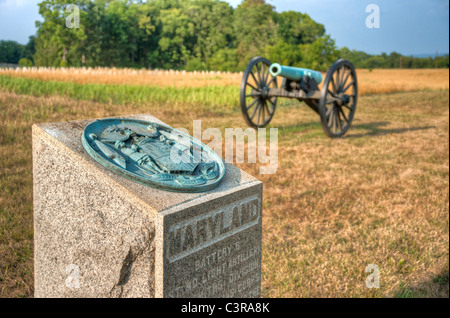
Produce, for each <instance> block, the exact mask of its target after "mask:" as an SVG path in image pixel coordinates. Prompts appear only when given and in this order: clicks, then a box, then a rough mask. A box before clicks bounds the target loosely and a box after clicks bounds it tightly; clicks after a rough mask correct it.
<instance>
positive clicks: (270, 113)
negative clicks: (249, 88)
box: [267, 99, 276, 116]
mask: <svg viewBox="0 0 450 318" xmlns="http://www.w3.org/2000/svg"><path fill="white" fill-rule="evenodd" d="M268 101H269V102H270V103H271V104H272V107H271V109H272V111H270V110H269V106H267V110H269V115H270V116H272V114H273V110H274V109H275V106H276V105H275V102H273V101H271V100H270V99H268Z"/></svg>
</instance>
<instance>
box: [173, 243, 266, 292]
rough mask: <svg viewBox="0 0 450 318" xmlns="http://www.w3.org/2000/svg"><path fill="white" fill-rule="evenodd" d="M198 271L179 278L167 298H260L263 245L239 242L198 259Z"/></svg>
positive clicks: (196, 263)
mask: <svg viewBox="0 0 450 318" xmlns="http://www.w3.org/2000/svg"><path fill="white" fill-rule="evenodd" d="M194 264H195V271H193V272H192V273H191V275H189V276H185V277H183V278H181V279H180V280H178V281H177V282H176V283H175V284H174V286H173V287H172V288H171V289H170V290H169V292H168V297H176V298H180V297H217V296H218V295H221V297H227V298H232V297H259V295H260V292H261V291H260V286H261V247H260V246H255V247H247V248H241V246H240V244H239V242H236V243H233V244H230V245H226V246H225V247H223V248H219V249H216V250H214V251H213V252H212V253H210V254H208V255H205V256H200V255H199V256H198V257H196V258H195V261H194Z"/></svg>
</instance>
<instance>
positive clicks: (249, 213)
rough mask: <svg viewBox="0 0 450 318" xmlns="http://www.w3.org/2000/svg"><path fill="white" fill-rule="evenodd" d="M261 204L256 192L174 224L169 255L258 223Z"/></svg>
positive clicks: (184, 252) (173, 256) (172, 258)
mask: <svg viewBox="0 0 450 318" xmlns="http://www.w3.org/2000/svg"><path fill="white" fill-rule="evenodd" d="M260 205H261V202H260V200H259V199H258V197H257V196H253V197H250V198H247V199H246V200H243V201H240V202H238V203H233V204H230V205H227V206H224V207H222V208H220V209H217V210H213V211H211V212H209V213H206V214H203V215H201V216H198V217H194V218H191V219H189V220H188V221H183V222H180V223H178V224H175V225H173V226H171V227H170V229H169V239H168V241H167V246H166V247H167V250H166V252H167V254H166V257H167V258H168V259H169V261H170V262H174V261H176V260H179V259H181V258H183V257H185V256H188V255H190V254H192V253H193V252H196V251H198V250H200V249H203V248H205V247H207V246H210V245H212V244H214V243H216V242H218V241H221V240H223V239H225V238H227V237H229V236H232V235H234V234H236V233H239V232H241V231H243V230H245V229H248V228H250V227H252V226H254V225H256V224H258V222H259V219H260V217H261V216H260V211H261V209H260Z"/></svg>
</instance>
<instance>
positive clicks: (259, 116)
mask: <svg viewBox="0 0 450 318" xmlns="http://www.w3.org/2000/svg"><path fill="white" fill-rule="evenodd" d="M262 108H263V104H262V103H260V104H259V107H258V125H259V123H260V122H261V109H262Z"/></svg>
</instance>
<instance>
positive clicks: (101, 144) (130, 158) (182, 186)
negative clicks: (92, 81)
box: [81, 118, 225, 192]
mask: <svg viewBox="0 0 450 318" xmlns="http://www.w3.org/2000/svg"><path fill="white" fill-rule="evenodd" d="M81 138H82V143H83V146H84V148H85V149H86V151H87V152H88V153H89V155H91V157H92V158H94V159H95V160H96V161H97V162H98V163H100V164H101V165H102V166H104V167H105V168H107V169H109V170H112V171H114V172H116V173H118V174H120V175H122V176H124V177H126V178H128V179H131V180H133V181H135V182H138V183H141V184H144V185H148V186H150V187H153V188H158V189H163V190H169V191H178V192H203V191H207V190H211V189H213V188H215V187H216V186H217V185H218V184H219V183H220V182H221V181H222V179H223V177H224V175H225V164H224V162H223V160H222V158H220V157H219V156H218V155H217V154H216V153H215V152H214V151H213V150H212V149H211V148H209V147H208V146H206V145H205V144H203V143H202V142H200V141H198V140H196V139H194V138H192V137H191V136H189V135H187V134H185V133H183V132H180V131H178V130H175V129H173V128H170V127H168V126H165V125H161V124H157V123H154V122H147V121H143V120H136V119H125V118H111V119H101V120H97V121H94V122H92V123H90V124H88V125H87V126H86V128H85V129H84V131H83V135H82V137H81Z"/></svg>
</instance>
